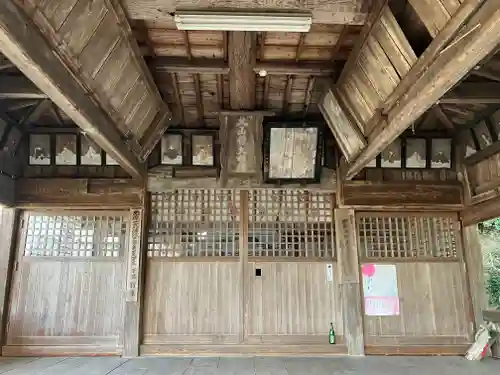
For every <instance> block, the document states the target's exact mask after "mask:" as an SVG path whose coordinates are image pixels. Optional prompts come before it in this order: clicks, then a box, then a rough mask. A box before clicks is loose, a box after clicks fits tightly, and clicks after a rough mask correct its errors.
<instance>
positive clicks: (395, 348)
mask: <svg viewBox="0 0 500 375" xmlns="http://www.w3.org/2000/svg"><path fill="white" fill-rule="evenodd" d="M469 346H470V345H464V344H460V345H404V346H403V345H365V354H366V355H398V356H400V355H408V356H463V355H464V354H465V353H466V352H467V349H469Z"/></svg>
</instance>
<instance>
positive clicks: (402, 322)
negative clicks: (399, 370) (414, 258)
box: [364, 262, 473, 353]
mask: <svg viewBox="0 0 500 375" xmlns="http://www.w3.org/2000/svg"><path fill="white" fill-rule="evenodd" d="M396 269H397V277H398V291H399V297H400V315H399V316H391V317H371V316H365V320H364V324H365V343H366V345H367V352H370V350H372V351H373V352H376V353H382V352H384V351H385V352H390V351H391V350H394V351H395V350H401V352H404V348H400V349H398V348H397V347H398V346H399V347H404V346H420V345H434V346H438V345H446V346H448V347H450V350H451V349H452V347H453V346H455V345H459V348H460V349H459V348H457V349H458V350H461V349H463V347H464V346H466V345H467V344H468V343H470V342H471V340H472V334H473V331H472V318H471V306H470V303H469V300H468V292H467V279H466V276H465V267H464V264H463V263H461V262H442V263H410V262H409V263H397V264H396ZM376 346H380V347H386V348H384V349H381V348H378V349H377V348H376ZM391 347H392V348H391Z"/></svg>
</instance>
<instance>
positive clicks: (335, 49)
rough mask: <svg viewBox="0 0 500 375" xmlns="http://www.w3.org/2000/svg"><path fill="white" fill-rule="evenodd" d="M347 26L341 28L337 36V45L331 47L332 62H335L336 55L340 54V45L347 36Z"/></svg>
mask: <svg viewBox="0 0 500 375" xmlns="http://www.w3.org/2000/svg"><path fill="white" fill-rule="evenodd" d="M349 31H350V29H349V25H345V26H344V27H343V28H342V31H341V32H340V34H339V38H338V39H337V43H335V46H334V47H333V50H332V61H333V62H335V61H336V60H337V55H338V54H339V52H340V49H341V48H342V45H343V44H344V40H345V39H346V38H347V35H349Z"/></svg>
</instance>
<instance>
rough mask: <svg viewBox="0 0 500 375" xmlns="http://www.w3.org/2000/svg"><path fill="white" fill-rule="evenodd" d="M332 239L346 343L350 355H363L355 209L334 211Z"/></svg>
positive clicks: (363, 344)
mask: <svg viewBox="0 0 500 375" xmlns="http://www.w3.org/2000/svg"><path fill="white" fill-rule="evenodd" d="M335 238H336V241H337V252H338V262H337V265H338V271H337V274H338V275H339V285H340V290H341V303H342V312H343V316H344V337H345V343H346V345H347V352H348V354H349V355H358V356H360V355H364V354H365V343H364V327H363V309H362V303H361V283H360V278H359V260H358V246H357V236H356V220H355V217H354V210H352V209H348V208H340V209H336V210H335Z"/></svg>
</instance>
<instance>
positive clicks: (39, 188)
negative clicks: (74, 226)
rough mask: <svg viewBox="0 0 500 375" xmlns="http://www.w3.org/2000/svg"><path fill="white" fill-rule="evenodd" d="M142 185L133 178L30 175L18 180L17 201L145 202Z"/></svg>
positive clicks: (83, 204) (89, 204)
mask: <svg viewBox="0 0 500 375" xmlns="http://www.w3.org/2000/svg"><path fill="white" fill-rule="evenodd" d="M141 194H142V186H141V184H139V183H137V182H134V181H131V180H118V179H117V180H114V179H107V180H106V179H90V180H84V179H29V178H22V179H19V180H18V184H17V189H16V204H17V205H19V206H24V207H44V206H45V207H46V206H51V205H55V206H58V207H64V206H67V205H70V206H72V207H99V206H106V205H109V206H110V207H113V206H121V207H126V206H129V207H130V206H141V205H142V200H143V198H142V195H141Z"/></svg>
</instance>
